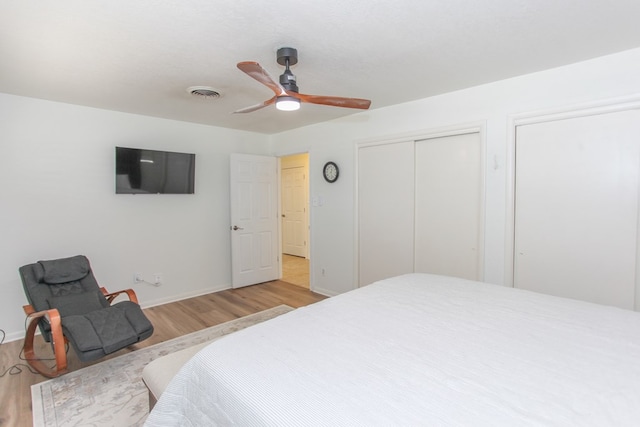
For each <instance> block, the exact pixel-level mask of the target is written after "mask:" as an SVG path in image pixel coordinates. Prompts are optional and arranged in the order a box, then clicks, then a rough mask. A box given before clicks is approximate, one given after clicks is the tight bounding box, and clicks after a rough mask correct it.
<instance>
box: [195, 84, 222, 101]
mask: <svg viewBox="0 0 640 427" xmlns="http://www.w3.org/2000/svg"><path fill="white" fill-rule="evenodd" d="M187 92H188V93H190V94H191V95H193V96H198V97H200V98H207V99H216V98H220V97H221V96H222V95H221V94H220V92H218V91H217V90H215V89H214V88H212V87H210V86H191V87H189V88H187Z"/></svg>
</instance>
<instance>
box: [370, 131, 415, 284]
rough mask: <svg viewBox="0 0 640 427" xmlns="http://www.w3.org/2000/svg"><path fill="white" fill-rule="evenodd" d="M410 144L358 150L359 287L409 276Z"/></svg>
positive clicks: (412, 210)
mask: <svg viewBox="0 0 640 427" xmlns="http://www.w3.org/2000/svg"><path fill="white" fill-rule="evenodd" d="M413 151H414V149H413V141H411V142H406V143H405V142H403V143H395V144H385V145H375V146H367V147H361V148H360V149H359V150H358V227H359V230H358V235H359V239H358V240H359V247H358V255H359V262H358V266H359V274H358V276H359V285H360V286H364V285H368V284H370V283H372V282H374V281H376V280H380V279H385V278H388V277H392V276H396V275H399V274H405V273H411V272H413V212H414V200H413V192H414V189H413V177H414V175H413V174H414V172H413Z"/></svg>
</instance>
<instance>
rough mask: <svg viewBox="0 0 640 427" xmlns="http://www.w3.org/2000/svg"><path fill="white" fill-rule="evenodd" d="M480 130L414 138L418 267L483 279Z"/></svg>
mask: <svg viewBox="0 0 640 427" xmlns="http://www.w3.org/2000/svg"><path fill="white" fill-rule="evenodd" d="M482 160H483V156H482V140H481V137H480V133H478V132H474V133H466V134H459V135H451V136H442V137H437V138H430V139H425V140H421V141H416V148H415V162H416V178H415V180H416V183H415V198H416V202H415V203H416V216H415V271H416V272H417V273H433V274H443V275H447V276H455V277H461V278H464V279H471V280H481V279H482V253H483V251H482V246H483V242H482V241H483V236H482V229H483V228H482V222H483V218H484V217H483V213H482V212H483V194H484V192H483V183H484V179H483V167H482V165H483V161H482Z"/></svg>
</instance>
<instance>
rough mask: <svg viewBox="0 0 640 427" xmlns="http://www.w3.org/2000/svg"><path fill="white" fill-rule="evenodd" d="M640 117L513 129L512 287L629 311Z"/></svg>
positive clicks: (619, 114)
mask: <svg viewBox="0 0 640 427" xmlns="http://www.w3.org/2000/svg"><path fill="white" fill-rule="evenodd" d="M639 148H640V112H639V111H637V110H632V111H623V112H615V113H609V114H600V115H593V116H586V117H578V118H571V119H565V120H558V121H552V122H545V123H537V124H530V125H524V126H519V127H518V128H517V134H516V167H515V170H516V184H515V195H516V198H515V241H514V245H515V259H514V285H515V287H518V288H522V289H528V290H533V291H538V292H543V293H548V294H553V295H558V296H563V297H570V298H577V299H582V300H586V301H591V302H597V303H602V304H609V305H615V306H619V307H623V308H629V309H632V308H633V306H634V294H635V289H636V264H637V260H636V258H637V242H638V193H639V186H638V178H639V165H640V149H639Z"/></svg>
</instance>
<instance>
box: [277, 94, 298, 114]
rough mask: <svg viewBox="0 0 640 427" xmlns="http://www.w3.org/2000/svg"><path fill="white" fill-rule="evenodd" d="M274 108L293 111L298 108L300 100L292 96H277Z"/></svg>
mask: <svg viewBox="0 0 640 427" xmlns="http://www.w3.org/2000/svg"><path fill="white" fill-rule="evenodd" d="M276 108H277V109H278V110H280V111H295V110H299V109H300V100H299V99H298V98H294V97H293V96H279V97H278V99H276Z"/></svg>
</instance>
